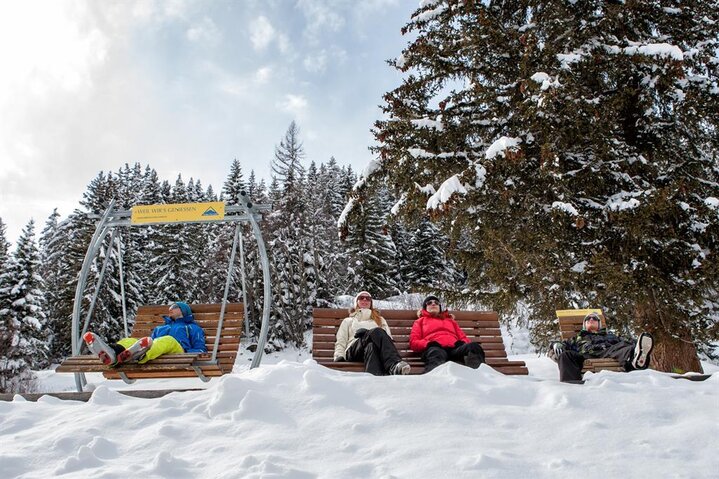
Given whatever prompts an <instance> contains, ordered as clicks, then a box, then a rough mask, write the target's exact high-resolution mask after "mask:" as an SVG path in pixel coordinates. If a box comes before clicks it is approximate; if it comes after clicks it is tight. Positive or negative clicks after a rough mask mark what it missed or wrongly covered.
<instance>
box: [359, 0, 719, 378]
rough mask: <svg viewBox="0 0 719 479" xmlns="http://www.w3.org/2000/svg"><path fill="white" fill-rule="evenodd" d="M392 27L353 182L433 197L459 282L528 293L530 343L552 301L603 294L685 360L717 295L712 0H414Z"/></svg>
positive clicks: (542, 329)
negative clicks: (371, 126) (399, 42)
mask: <svg viewBox="0 0 719 479" xmlns="http://www.w3.org/2000/svg"><path fill="white" fill-rule="evenodd" d="M403 33H407V34H410V33H411V34H412V36H413V40H411V42H410V43H409V45H408V46H407V47H406V48H405V49H404V51H403V52H402V54H401V55H400V56H399V57H398V58H397V59H396V60H392V61H390V64H391V65H393V66H394V67H396V68H397V69H399V70H401V71H403V72H406V76H405V79H404V81H403V83H402V85H401V86H399V87H398V88H396V89H395V90H393V91H391V92H389V93H387V94H386V95H385V100H386V104H385V106H384V108H383V109H384V112H385V114H386V115H385V118H384V119H382V120H380V121H378V122H377V123H376V125H375V130H374V132H375V135H376V138H377V140H378V142H379V146H378V147H377V148H375V152H376V153H377V155H378V157H379V158H378V161H377V164H376V165H374V166H375V168H373V169H372V173H371V174H370V175H369V179H370V180H371V181H370V182H368V183H365V185H366V186H365V188H366V187H372V183H373V181H374V182H377V181H384V182H386V183H387V184H388V185H390V186H391V187H392V188H393V191H394V193H395V194H397V195H398V197H399V198H401V201H400V204H401V207H402V208H401V210H402V211H403V212H404V213H405V214H408V215H414V214H416V213H417V212H418V211H420V210H421V211H424V210H425V209H429V210H430V212H431V214H432V215H433V216H434V217H435V218H436V219H438V220H440V221H442V222H443V223H444V225H445V226H446V228H445V229H446V230H447V231H449V232H450V235H451V240H452V245H453V255H454V257H455V258H456V259H457V260H458V261H459V264H460V266H461V267H462V268H463V269H464V270H465V271H466V273H467V275H468V282H469V285H468V286H469V287H468V288H467V289H466V290H464V292H462V296H463V299H470V300H477V301H479V302H481V303H482V304H485V305H488V306H491V307H494V308H497V309H499V310H501V311H503V312H510V311H512V310H513V309H514V308H515V307H516V305H517V304H518V303H519V302H520V301H523V302H526V304H528V305H529V306H530V310H531V317H530V325H531V326H532V327H533V330H534V339H535V341H536V343H537V344H539V345H546V342H547V341H548V340H549V339H550V338H551V337H552V336H555V335H556V333H557V331H556V327H557V326H556V323H555V322H554V319H553V318H554V310H555V309H561V308H566V307H584V306H601V307H603V308H604V309H605V312H606V313H607V314H608V316H609V318H610V320H611V322H612V325H613V326H615V327H618V328H619V329H623V330H624V331H625V332H634V333H636V332H638V331H640V330H647V331H650V332H651V333H653V334H654V336H655V339H656V342H657V348H656V350H655V354H654V364H655V366H656V367H658V368H660V369H664V370H671V369H679V370H698V369H699V368H700V365H699V363H698V361H697V360H696V354H695V349H694V346H695V345H696V346H698V347H699V348H701V349H702V350H704V351H705V352H708V351H709V349H708V348H707V347H706V346H707V345H708V344H709V343H710V341H711V340H712V339H716V338H717V326H716V319H713V318H716V317H717V312H719V305H718V304H717V286H719V285H718V284H717V283H718V281H717V279H718V278H719V274H718V273H719V260H717V258H716V251H717V240H719V216H718V214H717V203H719V201H717V198H718V197H719V167H718V166H717V165H718V163H717V151H718V150H717V147H718V146H719V136H718V133H717V127H718V126H719V125H718V122H719V85H718V82H717V68H718V65H719V60H718V59H717V47H718V40H717V39H718V38H719V3H718V2H717V1H715V0H711V1H702V2H700V1H682V2H678V1H664V2H659V1H648V2H636V1H628V2H605V1H587V2H567V1H564V0H562V1H559V0H554V1H541V2H539V1H516V2H494V1H489V2H479V1H454V0H452V1H425V2H423V3H422V6H421V7H420V9H419V10H417V12H416V13H415V14H414V15H413V17H412V18H411V20H410V22H409V23H408V24H407V25H406V26H405V27H404V29H403ZM357 195H358V196H361V195H362V191H361V190H360V191H359V192H358V193H357Z"/></svg>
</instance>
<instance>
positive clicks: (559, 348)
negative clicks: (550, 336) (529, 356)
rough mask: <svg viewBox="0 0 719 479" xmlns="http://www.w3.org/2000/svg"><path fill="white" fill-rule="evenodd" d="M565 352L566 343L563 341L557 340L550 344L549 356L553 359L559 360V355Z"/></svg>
mask: <svg viewBox="0 0 719 479" xmlns="http://www.w3.org/2000/svg"><path fill="white" fill-rule="evenodd" d="M563 352H564V343H562V342H561V341H555V342H553V343H552V344H551V345H550V348H549V352H548V356H549V357H550V358H551V359H552V360H554V361H558V360H559V356H561V355H562V353H563Z"/></svg>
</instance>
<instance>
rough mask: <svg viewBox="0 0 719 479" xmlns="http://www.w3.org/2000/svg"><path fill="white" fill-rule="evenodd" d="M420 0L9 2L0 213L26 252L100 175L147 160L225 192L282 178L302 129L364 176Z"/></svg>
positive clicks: (2, 47) (2, 15)
mask: <svg viewBox="0 0 719 479" xmlns="http://www.w3.org/2000/svg"><path fill="white" fill-rule="evenodd" d="M418 6H419V0H363V1H361V2H358V1H355V0H237V1H229V0H224V1H219V0H218V1H211V2H210V1H199V0H181V1H178V0H174V1H173V0H167V1H153V0H139V1H113V0H108V1H102V2H97V1H93V0H9V1H4V2H0V61H2V70H3V74H2V75H0V111H1V112H2V114H1V115H0V218H1V219H2V221H3V222H4V223H5V224H6V225H7V238H8V240H10V241H11V242H13V243H14V242H15V241H16V239H17V237H18V236H19V234H20V231H21V230H22V228H23V227H24V226H25V225H26V224H27V222H28V220H29V219H30V218H33V219H34V220H35V222H36V233H39V231H41V230H42V227H43V225H44V223H45V221H46V220H47V217H48V216H49V215H50V213H51V212H52V210H53V208H58V212H59V213H60V215H61V217H63V218H64V217H66V216H67V215H68V214H70V213H71V212H72V210H73V209H74V208H77V207H78V201H79V200H80V199H81V198H82V193H83V192H84V191H85V189H86V186H87V184H88V183H89V182H90V180H91V179H92V178H94V177H95V176H97V174H98V173H99V172H100V171H105V172H107V171H113V172H114V171H117V170H118V169H119V168H121V167H122V166H123V165H124V164H125V163H129V164H131V165H132V164H134V163H136V162H140V163H141V164H142V165H149V166H151V167H152V168H154V169H155V170H157V172H158V174H159V176H160V178H161V179H167V180H169V181H170V182H171V183H174V181H175V179H176V178H177V175H178V174H180V173H181V174H182V177H183V179H184V180H185V182H187V181H188V180H189V178H191V177H192V178H194V179H200V180H201V181H202V184H203V186H204V187H205V188H206V187H207V186H208V185H210V184H211V185H212V186H213V188H214V190H215V191H216V192H218V191H219V190H220V188H221V186H222V183H223V182H224V179H225V178H226V176H227V174H228V172H229V167H230V164H231V162H232V160H233V159H235V158H236V159H238V160H239V161H240V163H241V165H242V168H243V172H244V174H245V176H247V175H249V172H250V170H252V169H254V170H255V173H256V174H257V175H258V177H259V178H265V179H269V177H270V162H271V160H272V157H273V154H274V149H275V147H276V146H277V145H278V144H279V142H280V140H281V139H282V137H283V135H284V133H285V132H286V131H287V128H288V126H289V124H290V122H292V121H293V120H294V121H296V122H297V124H298V126H299V128H300V138H301V140H302V141H303V143H304V149H305V153H306V159H305V163H306V164H309V162H310V161H313V160H314V161H316V162H317V163H320V162H326V161H328V160H329V158H330V157H331V156H334V157H335V158H336V159H337V161H338V163H339V164H341V165H351V166H352V168H353V169H355V170H356V171H360V172H361V171H362V170H363V169H364V168H365V167H366V166H367V165H368V163H369V162H370V160H371V159H372V155H371V153H370V152H369V151H368V147H369V146H370V145H372V144H373V141H374V140H373V137H372V134H371V132H370V129H371V127H372V125H373V123H374V121H375V120H377V119H379V118H381V115H382V113H381V111H380V108H379V105H380V104H381V103H382V95H383V94H384V93H385V92H387V91H390V90H392V89H394V88H396V87H397V86H399V85H400V84H401V81H402V77H401V75H400V73H399V72H397V71H395V70H394V69H392V68H391V67H389V66H388V65H387V64H386V60H388V59H390V58H395V57H397V56H399V55H400V53H401V51H402V49H403V48H404V47H405V46H406V45H407V44H408V41H409V39H408V38H407V37H403V36H402V35H401V33H400V29H401V28H402V27H403V26H404V25H406V24H407V22H408V21H409V19H410V17H411V15H412V13H413V12H414V11H415V10H416V9H417V7H418Z"/></svg>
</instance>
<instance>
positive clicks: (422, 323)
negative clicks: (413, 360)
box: [409, 309, 471, 353]
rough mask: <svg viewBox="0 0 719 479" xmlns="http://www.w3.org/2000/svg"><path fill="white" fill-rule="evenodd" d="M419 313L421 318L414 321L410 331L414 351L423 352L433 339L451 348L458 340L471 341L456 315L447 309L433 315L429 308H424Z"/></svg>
mask: <svg viewBox="0 0 719 479" xmlns="http://www.w3.org/2000/svg"><path fill="white" fill-rule="evenodd" d="M417 315H418V316H419V318H417V320H416V321H415V322H414V324H413V325H412V332H411V333H409V347H410V348H411V349H412V351H415V352H417V353H421V352H423V351H424V350H425V349H427V344H429V343H431V342H432V341H436V342H438V343H439V344H440V346H442V347H446V348H451V347H452V346H454V345H455V344H456V343H457V341H462V342H464V343H470V342H471V341H470V340H469V338H468V337H467V335H466V334H464V331H462V329H461V328H460V327H459V324H457V321H455V320H454V316H452V315H451V314H449V313H448V312H447V311H443V312H441V313H439V315H438V316H437V317H433V316H432V315H430V313H429V312H427V310H424V309H422V310H420V311H419V312H418V313H417Z"/></svg>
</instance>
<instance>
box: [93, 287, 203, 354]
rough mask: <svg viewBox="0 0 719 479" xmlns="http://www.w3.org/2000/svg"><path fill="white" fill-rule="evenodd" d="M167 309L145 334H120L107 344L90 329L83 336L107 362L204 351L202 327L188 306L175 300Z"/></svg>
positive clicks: (95, 352)
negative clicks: (147, 333)
mask: <svg viewBox="0 0 719 479" xmlns="http://www.w3.org/2000/svg"><path fill="white" fill-rule="evenodd" d="M168 312H169V314H168V315H167V316H163V319H164V320H165V324H163V325H160V326H157V327H155V328H154V329H153V330H152V334H151V335H150V336H145V337H144V338H139V339H137V338H123V339H120V340H119V341H117V342H116V343H112V344H110V345H108V344H107V343H105V341H103V340H102V338H100V337H99V336H97V335H96V334H95V333H93V332H90V331H88V332H87V333H85V334H84V335H83V337H82V338H83V340H84V341H85V344H87V347H88V349H89V350H90V351H91V352H92V353H93V354H97V356H98V357H99V358H100V361H101V362H102V363H103V364H106V365H108V366H110V365H112V366H114V365H117V364H121V363H124V362H128V361H135V360H136V361H137V362H138V363H139V364H144V363H146V362H148V361H152V360H153V359H156V358H158V357H160V356H162V355H163V354H182V353H206V352H207V348H206V347H205V331H204V330H203V329H202V328H201V327H200V326H199V325H198V324H197V323H196V322H195V316H194V315H193V314H192V310H191V309H190V306H189V305H188V304H187V303H183V302H180V301H178V302H176V303H172V304H171V305H170V309H169V311H168Z"/></svg>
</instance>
